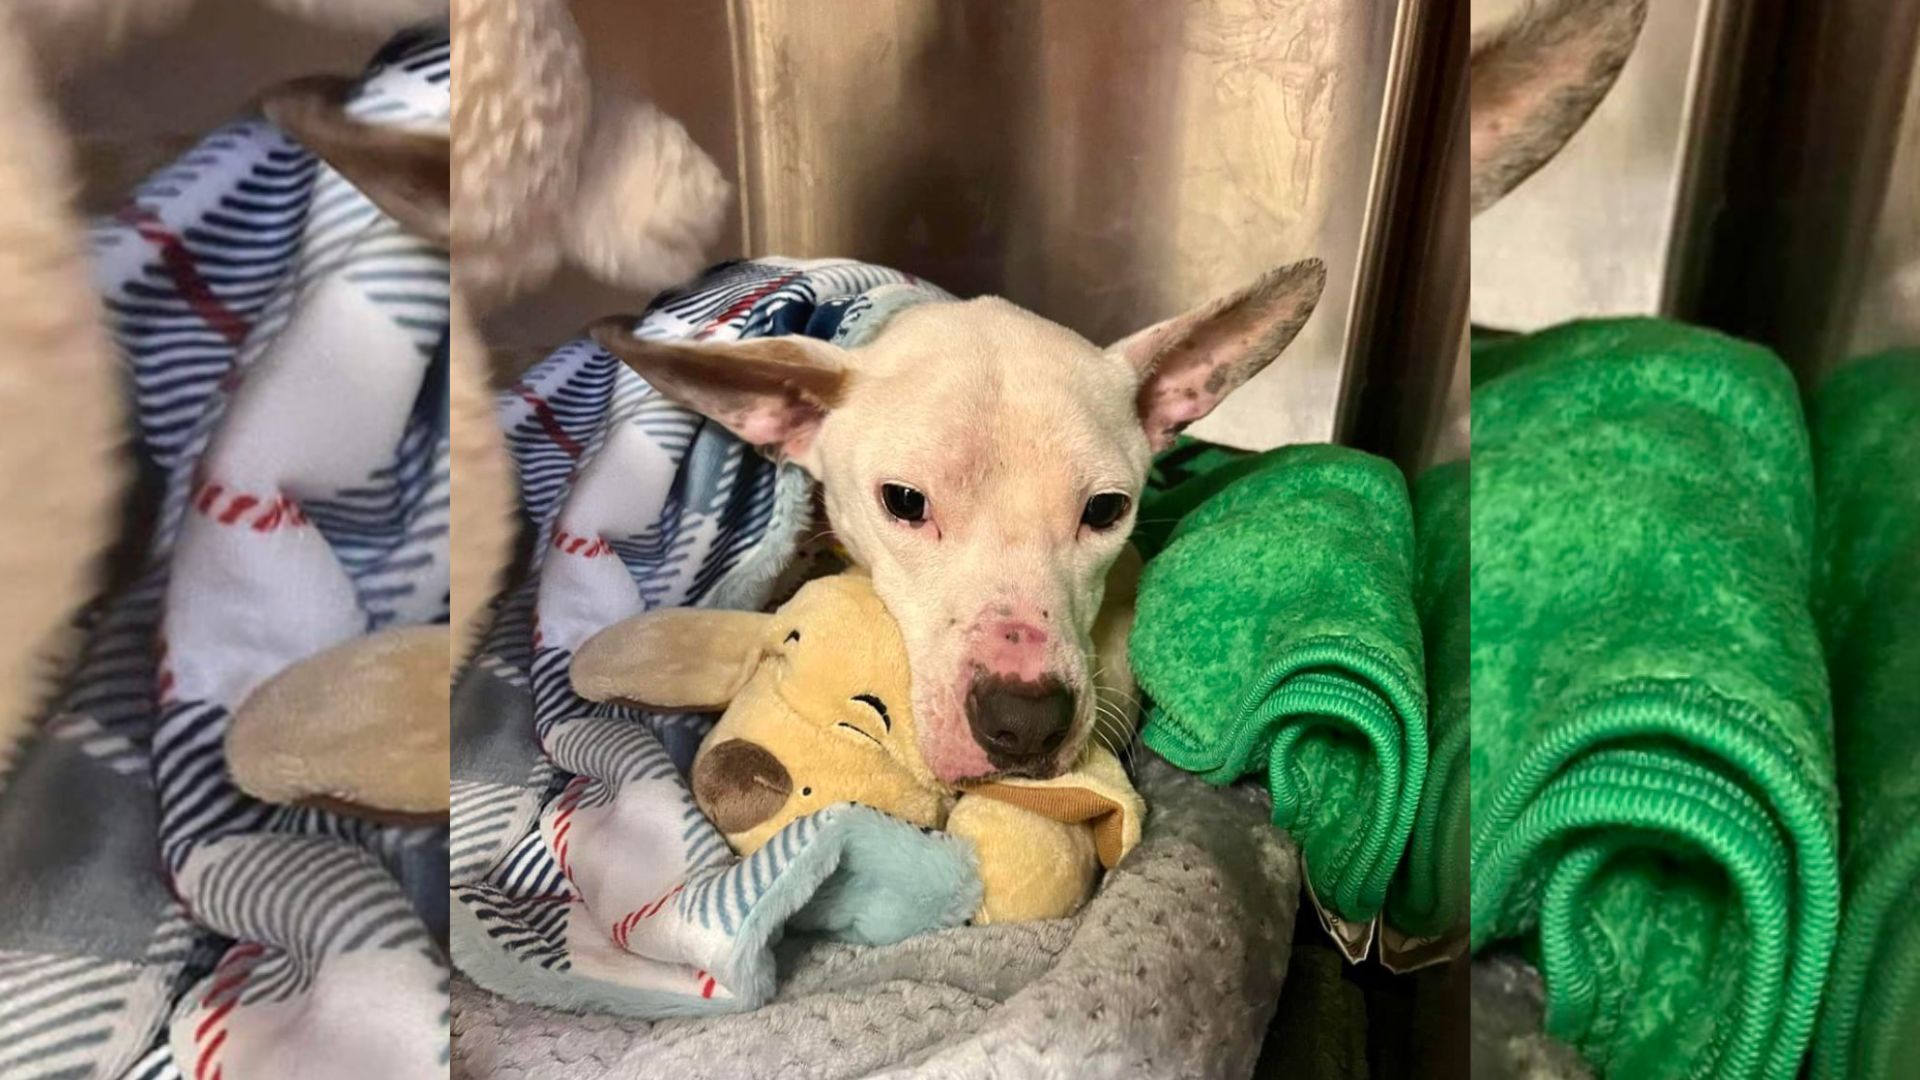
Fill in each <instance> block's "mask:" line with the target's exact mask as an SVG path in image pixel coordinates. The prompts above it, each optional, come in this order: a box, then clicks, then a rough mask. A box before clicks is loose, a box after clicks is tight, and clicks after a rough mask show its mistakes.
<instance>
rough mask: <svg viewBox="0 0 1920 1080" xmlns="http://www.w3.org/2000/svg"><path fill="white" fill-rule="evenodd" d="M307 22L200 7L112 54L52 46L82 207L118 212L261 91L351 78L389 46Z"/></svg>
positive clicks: (251, 10) (240, 8) (244, 9)
mask: <svg viewBox="0 0 1920 1080" xmlns="http://www.w3.org/2000/svg"><path fill="white" fill-rule="evenodd" d="M388 36H389V35H388V34H387V33H383V32H372V31H369V32H364V33H356V32H353V31H349V30H344V29H340V28H336V27H332V26H323V25H316V24H315V23H313V22H303V21H300V20H297V19H294V18H291V17H289V16H286V15H282V14H279V13H277V12H274V11H271V10H269V9H268V8H266V7H265V6H264V5H261V4H234V3H200V4H196V5H195V6H194V7H193V8H192V9H191V11H190V13H189V14H188V15H187V16H186V18H184V19H182V20H180V21H179V22H178V23H176V24H173V25H169V26H167V27H166V29H165V30H164V31H162V32H160V33H151V34H141V35H138V36H137V37H136V38H135V40H132V41H130V42H128V43H127V44H125V45H124V46H122V47H120V48H118V49H115V50H112V51H110V52H109V51H107V50H104V49H101V48H98V47H96V45H97V43H95V42H91V41H78V40H76V41H73V42H68V43H63V42H58V41H56V42H53V43H51V45H50V47H49V48H48V49H47V50H46V51H45V52H44V53H43V54H42V55H41V57H40V60H41V61H42V66H43V69H44V70H45V71H46V72H47V74H48V76H49V78H50V79H53V80H56V81H57V90H56V93H57V97H58V100H57V104H58V106H59V108H60V113H61V117H62V120H63V122H64V123H65V125H66V128H67V130H68V131H69V132H70V133H72V135H73V140H74V144H75V146H74V152H75V155H76V158H77V162H76V164H77V171H78V172H79V178H80V183H81V192H80V197H81V205H82V208H83V209H84V210H85V211H86V212H88V213H91V214H99V213H109V212H111V211H113V210H115V209H118V207H119V205H120V202H121V200H123V199H124V198H125V197H126V195H127V193H128V191H129V190H131V189H132V187H133V185H134V184H136V183H138V182H139V181H140V180H141V179H142V178H144V177H145V176H146V175H147V173H149V172H151V171H153V170H154V169H155V168H157V167H159V166H160V165H163V164H165V163H166V162H168V161H171V160H172V159H173V158H174V157H175V156H176V155H177V154H178V153H179V152H180V151H181V150H183V149H185V148H186V147H188V146H190V145H192V144H193V143H194V142H196V141H198V139H199V138H200V136H202V135H204V134H206V133H207V132H208V131H209V130H211V129H213V128H214V127H217V126H219V125H220V124H224V123H226V122H227V121H229V120H232V119H234V118H235V117H236V116H238V115H239V114H240V113H241V112H243V111H244V110H245V109H246V108H247V106H248V104H249V103H250V102H252V101H253V100H254V99H255V98H256V97H257V96H258V95H259V94H260V92H261V91H263V90H265V89H267V88H268V87H270V86H272V85H274V84H276V83H279V82H282V81H284V80H286V79H290V78H293V77H295V76H299V75H312V74H320V73H335V74H343V75H345V74H353V73H356V72H358V71H359V70H360V69H361V68H362V67H364V66H365V65H366V62H367V58H368V57H369V56H372V55H373V53H374V52H375V50H377V49H379V47H380V46H381V44H382V43H383V42H385V41H386V39H387V38H388Z"/></svg>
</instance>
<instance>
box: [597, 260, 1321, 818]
mask: <svg viewBox="0 0 1920 1080" xmlns="http://www.w3.org/2000/svg"><path fill="white" fill-rule="evenodd" d="M1325 281H1326V272H1325V269H1324V267H1323V266H1322V264H1321V263H1320V261H1319V260H1317V259H1309V260H1306V261H1304V262H1300V263H1295V264H1293V265H1291V266H1288V267H1285V268H1283V269H1280V270H1276V271H1274V272H1272V273H1270V274H1267V275H1266V276H1264V277H1262V278H1260V279H1259V280H1258V281H1256V282H1254V283H1253V284H1251V285H1249V286H1248V287H1246V288H1244V289H1242V290H1240V291H1239V292H1237V293H1234V294H1233V295H1231V296H1229V297H1227V298H1225V299H1223V300H1220V301H1218V302H1216V303H1213V304H1209V305H1207V306H1205V307H1202V308H1199V309H1197V310H1195V311H1193V312H1190V313H1188V314H1185V315H1181V316H1178V317H1176V318H1173V319H1169V320H1167V321H1166V322H1163V323H1160V324H1158V325H1155V326H1152V327H1149V328H1147V329H1146V330H1143V331H1141V332H1139V333H1137V334H1134V335H1133V336H1131V337H1128V338H1126V339H1125V340H1123V341H1120V342H1118V343H1116V344H1114V345H1112V346H1110V347H1107V348H1101V347H1100V346H1098V345H1095V344H1093V343H1092V342H1090V341H1088V340H1086V339H1085V338H1083V337H1081V336H1080V335H1078V334H1075V333H1073V332H1072V331H1070V330H1068V329H1066V328H1064V327H1062V326H1060V325H1058V324H1056V323H1052V322H1049V321H1047V320H1046V319H1043V318H1040V317H1039V316H1037V315H1034V314H1031V313H1029V312H1027V311H1023V310H1021V309H1020V308H1018V307H1015V306H1014V305H1012V304H1010V303H1008V302H1006V301H1004V300H1000V299H997V298H982V299H977V300H969V301H965V302H953V303H928V304H923V305H920V306H917V307H910V308H907V309H905V310H904V311H902V312H900V313H899V314H897V315H895V316H894V317H893V319H892V320H891V321H889V322H888V323H887V324H886V325H885V327H884V328H883V329H882V330H881V331H880V332H879V333H878V334H877V335H876V336H875V337H874V338H873V340H872V341H870V342H869V343H867V344H865V345H862V346H860V347H859V348H856V349H842V348H839V347H837V346H834V345H831V344H827V343H825V342H822V341H817V340H814V339H811V338H803V337H774V338H760V339H755V340H750V341H743V342H734V343H728V344H701V343H692V342H662V341H643V340H640V339H637V338H635V337H633V336H632V334H631V333H630V330H631V328H632V326H633V325H634V320H633V319H631V318H626V317H620V318H614V319H607V320H603V321H602V322H600V323H598V324H596V326H595V327H594V334H595V336H596V337H597V338H598V339H599V340H600V342H601V343H602V344H603V345H604V346H605V347H607V348H608V349H609V350H610V351H612V352H613V353H614V354H615V355H617V356H619V357H620V358H621V359H622V360H624V361H625V362H626V363H628V364H629V365H631V366H632V367H633V368H634V369H635V370H637V371H639V372H640V374H642V375H644V376H645V377H646V378H647V380H648V381H649V382H651V383H652V384H653V386H654V387H655V388H657V389H658V390H659V391H660V392H661V393H663V394H666V395H667V396H668V397H671V398H673V399H674V400H676V401H678V402H680V403H682V404H684V405H686V406H688V407H689V408H692V409H695V410H697V411H699V412H701V413H703V414H705V415H707V416H709V417H712V418H713V419H715V420H717V421H719V422H720V423H722V424H725V425H726V426H727V427H728V428H729V429H731V430H732V431H734V432H735V433H736V434H738V435H739V436H740V437H741V438H743V439H745V440H747V441H748V442H750V443H753V444H754V445H756V446H759V447H762V448H764V449H765V450H766V451H767V452H769V453H771V454H774V455H776V456H779V457H782V458H785V459H787V460H791V461H794V462H797V463H798V464H800V465H801V466H802V467H804V468H806V469H807V470H808V471H809V472H810V473H812V474H813V475H814V476H815V477H817V478H819V479H820V480H821V482H822V488H823V491H824V495H825V500H826V505H827V516H828V518H829V520H830V522H831V523H832V526H833V528H834V530H835V532H836V533H837V534H838V535H839V537H840V539H841V541H842V542H843V543H844V544H845V545H846V547H847V550H848V551H849V552H850V553H851V554H852V555H853V556H854V558H855V559H856V560H858V562H859V563H860V564H861V565H862V566H864V567H866V568H867V569H868V570H869V571H871V573H872V575H873V581H874V585H875V587H876V589H877V590H878V592H879V594H880V597H881V599H882V600H883V601H885V603H886V606H887V609H888V610H889V611H891V612H892V613H893V615H894V618H895V619H896V620H897V621H898V622H899V624H900V629H901V633H902V635H903V636H904V638H905V640H906V645H907V653H908V660H909V667H910V671H911V676H912V685H913V699H914V708H915V712H916V713H917V715H918V716H919V718H920V724H919V738H920V745H921V751H922V755H923V757H924V759H925V760H926V762H927V764H928V765H929V766H930V767H931V768H932V769H933V772H934V774H935V775H936V776H937V777H938V778H939V779H940V780H941V781H942V782H945V783H949V784H951V783H955V782H957V781H961V780H966V779H971V778H975V777H981V776H987V775H993V774H1000V773H1009V774H1021V775H1029V776H1036V777H1051V776H1056V775H1058V774H1059V773H1060V772H1061V771H1063V770H1064V769H1065V768H1066V767H1067V766H1068V765H1069V764H1070V763H1071V762H1072V761H1073V760H1074V758H1075V756H1076V755H1077V754H1078V753H1079V751H1080V748H1081V746H1082V744H1083V743H1084V742H1085V740H1086V738H1087V733H1088V731H1089V729H1090V727H1091V725H1092V720H1093V714H1094V707H1095V703H1094V701H1093V694H1092V690H1091V684H1092V678H1093V674H1094V672H1093V664H1094V660H1093V658H1092V644H1091V641H1090V638H1089V634H1090V631H1091V630H1092V627H1093V623H1094V616H1095V614H1096V613H1097V612H1098V610H1099V608H1100V603H1101V599H1102V592H1103V589H1104V585H1105V580H1106V575H1107V570H1108V568H1109V567H1110V566H1111V565H1112V564H1113V562H1114V560H1115V559H1116V558H1117V557H1118V555H1119V553H1120V550H1121V547H1122V545H1123V544H1125V542H1126V537H1127V534H1128V531H1129V530H1130V528H1131V526H1132V524H1133V519H1134V508H1135V505H1136V504H1137V502H1138V499H1139V496H1140V489H1141V486H1142V485H1143V483H1144V482H1145V478H1146V474H1147V466H1148V461H1149V458H1150V456H1151V455H1152V453H1153V452H1154V451H1155V450H1157V449H1161V448H1164V447H1165V446H1167V445H1168V444H1169V443H1170V442H1171V441H1172V440H1173V438H1174V436H1175V435H1177V434H1178V433H1179V432H1180V431H1181V430H1182V429H1183V428H1185V427H1186V426H1187V425H1188V424H1191V423H1193V422H1194V421H1196V420H1198V419H1200V418H1201V417H1203V416H1205V415H1206V414H1207V413H1208V412H1210V411H1211V410H1212V409H1213V408H1214V406H1216V405H1217V404H1219V403H1220V401H1221V399H1223V398H1225V397H1226V396H1227V394H1229V393H1231V392H1232V391H1233V390H1234V389H1235V388H1236V387H1238V386H1240V385H1241V384H1242V383H1244V382H1246V381H1247V380H1248V379H1249V378H1251V377H1252V376H1253V375H1254V374H1256V373H1257V372H1259V371H1260V370H1261V369H1262V368H1264V367H1266V365H1267V364H1268V363H1269V362H1271V361H1272V360H1273V358H1274V357H1275V356H1277V355H1279V353H1280V351H1281V350H1282V349H1284V348H1285V347H1286V346H1287V344H1288V342H1290V341H1292V339H1293V337H1294V335H1295V334H1296V333H1298V332H1299V329H1300V326H1301V324H1302V323H1304V322H1305V321H1306V319H1307V316H1308V315H1309V314H1310V313H1311V312H1312V311H1313V307H1314V304H1315V303H1316V302H1317V301H1318V300H1319V298H1320V292H1321V289H1322V288H1323V287H1324V285H1325Z"/></svg>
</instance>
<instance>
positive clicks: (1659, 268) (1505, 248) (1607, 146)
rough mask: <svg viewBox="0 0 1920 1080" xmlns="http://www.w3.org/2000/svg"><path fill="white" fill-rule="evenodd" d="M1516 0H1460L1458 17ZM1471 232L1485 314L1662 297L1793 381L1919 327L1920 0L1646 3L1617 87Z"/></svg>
mask: <svg viewBox="0 0 1920 1080" xmlns="http://www.w3.org/2000/svg"><path fill="white" fill-rule="evenodd" d="M1521 6H1522V0H1474V3H1473V24H1474V27H1475V28H1476V30H1477V29H1479V28H1482V27H1486V26H1492V25H1495V24H1497V23H1499V22H1501V21H1502V20H1504V19H1505V18H1507V17H1508V16H1510V15H1512V14H1513V13H1514V12H1515V11H1517V10H1518V9H1519V8H1520V7H1521ZM1472 250H1473V254H1472V264H1473V298H1472V314H1473V319H1474V321H1475V322H1476V323H1479V324H1482V325H1486V326H1491V327H1497V328H1502V329H1513V330H1528V329H1535V328H1538V327H1540V326H1543V325H1546V324H1549V323H1554V322H1559V321H1561V320H1564V319H1569V318H1575V317H1579V316H1584V315H1611V314H1635V313H1640V314H1646V313H1657V314H1662V315H1668V316H1673V317H1677V318H1683V319H1689V320H1692V321H1696V322H1701V323H1704V324H1706V325H1709V326H1713V327H1716V328H1718V329H1721V330H1724V331H1727V332H1729V333H1733V334H1737V335H1740V336H1742V337H1747V338H1751V339H1753V340H1756V341H1760V342H1762V343H1764V344H1766V345H1769V346H1771V347H1772V348H1774V349H1775V350H1777V351H1778V352H1779V353H1780V354H1781V355H1782V356H1783V357H1784V358H1785V359H1786V360H1787V361H1788V363H1789V364H1791V365H1792V366H1793V367H1794V369H1795V370H1796V371H1797V372H1798V373H1799V374H1800V376H1801V378H1802V380H1803V381H1807V382H1811V381H1814V380H1817V379H1818V378H1819V377H1820V376H1821V375H1822V374H1823V373H1824V372H1826V371H1828V370H1830V369H1831V368H1832V367H1833V366H1834V365H1835V364H1838V363H1840V362H1841V361H1843V360H1844V359H1846V358H1847V357H1849V356H1852V355H1857V354H1858V353H1860V352H1863V351H1867V350H1871V349H1876V348H1881V347H1885V346H1888V345H1893V344H1901V343H1904V344H1913V343H1915V342H1917V341H1920V4H1916V3H1908V2H1900V3H1887V2H1885V0H1823V2H1822V3H1818V4H1806V3H1795V2H1791V0H1750V2H1749V0H1657V2H1655V3H1652V4H1651V5H1650V6H1649V11H1648V21H1647V25H1646V29H1645V31H1644V32H1643V34H1642V35H1641V39H1640V44H1639V47H1638V48H1637V50H1636V51H1635V53H1634V56H1633V58H1632V59H1631V60H1630V61H1629V62H1628V64H1627V66H1626V68H1625V70H1624V71H1623V72H1622V74H1621V78H1620V81H1619V83H1618V84H1617V85H1616V86H1615V87H1614V90H1613V92H1612V93H1611V94H1610V95H1609V96H1608V98H1607V99H1606V101H1605V102H1603V103H1602V104H1601V106H1600V107H1599V109H1598V110H1597V111H1595V113H1594V114H1593V117H1592V119H1591V120H1590V121H1589V122H1588V124H1587V126H1586V127H1585V128H1584V129H1583V130H1582V131H1581V132H1580V133H1579V134H1578V135H1577V136H1575V138H1574V140H1573V141H1572V142H1571V143H1570V144H1569V145H1568V147H1567V149H1566V151H1565V152H1564V153H1562V154H1561V155H1560V156H1559V157H1558V158H1557V159H1555V160H1554V161H1552V162H1551V163H1549V164H1548V165H1547V166H1546V167H1545V168H1543V169H1542V170H1541V171H1540V172H1539V173H1538V174H1536V175H1535V176H1534V177H1532V178H1531V179H1529V180H1528V181H1527V182H1525V183H1524V184H1522V185H1521V186H1520V187H1519V188H1518V189H1516V190H1515V191H1514V193H1513V194H1512V195H1511V196H1509V197H1508V198H1507V199H1506V200H1505V201H1503V202H1502V203H1500V204H1499V205H1497V206H1496V207H1494V208H1493V209H1492V210H1489V211H1488V212H1487V213H1485V214H1483V215H1481V217H1480V218H1479V219H1478V220H1476V222H1475V223H1474V230H1473V243H1472Z"/></svg>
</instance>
